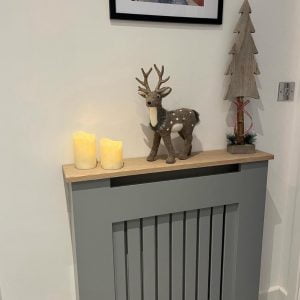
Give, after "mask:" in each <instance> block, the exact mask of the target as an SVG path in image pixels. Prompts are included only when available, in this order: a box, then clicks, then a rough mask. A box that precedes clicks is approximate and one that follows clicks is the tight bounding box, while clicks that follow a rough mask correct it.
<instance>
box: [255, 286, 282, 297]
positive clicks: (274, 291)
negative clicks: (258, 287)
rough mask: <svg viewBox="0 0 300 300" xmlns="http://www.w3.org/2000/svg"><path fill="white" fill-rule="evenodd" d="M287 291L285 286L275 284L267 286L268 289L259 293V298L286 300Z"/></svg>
mask: <svg viewBox="0 0 300 300" xmlns="http://www.w3.org/2000/svg"><path fill="white" fill-rule="evenodd" d="M287 296H288V293H287V291H286V289H285V288H283V287H281V286H279V285H277V286H272V287H270V288H269V290H268V291H263V292H260V293H259V300H287Z"/></svg>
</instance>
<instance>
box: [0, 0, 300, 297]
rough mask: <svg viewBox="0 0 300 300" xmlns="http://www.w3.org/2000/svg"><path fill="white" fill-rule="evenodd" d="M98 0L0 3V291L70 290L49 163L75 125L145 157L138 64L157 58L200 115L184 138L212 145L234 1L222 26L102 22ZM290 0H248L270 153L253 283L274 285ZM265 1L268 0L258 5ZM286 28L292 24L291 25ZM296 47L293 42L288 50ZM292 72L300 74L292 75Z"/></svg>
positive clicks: (219, 126) (284, 176)
mask: <svg viewBox="0 0 300 300" xmlns="http://www.w3.org/2000/svg"><path fill="white" fill-rule="evenodd" d="M107 2H108V1H104V0H86V1H80V0H72V1H71V0H65V1H59V0H51V1H47V0H46V1H38V0H28V1H17V0H10V1H5V2H3V3H2V6H1V11H0V28H1V29H0V30H1V34H0V36H1V48H0V49H1V52H0V54H1V55H0V66H1V68H0V82H1V88H0V95H1V103H2V105H1V119H0V129H1V132H2V134H3V137H2V138H1V139H0V149H1V157H2V158H3V161H2V172H0V180H1V183H2V184H1V198H0V289H1V294H2V298H3V300H20V299H22V300H41V299H43V300H44V299H45V300H74V283H73V281H74V280H73V275H72V256H71V243H70V233H69V227H68V219H67V212H66V203H65V197H64V187H63V179H62V174H61V165H62V164H63V163H68V162H71V161H72V147H71V146H72V145H71V140H70V139H71V134H72V132H74V131H75V130H78V129H83V130H88V131H92V132H95V133H96V134H97V135H98V136H99V137H101V136H106V135H108V136H110V137H112V138H118V139H122V140H123V141H124V142H125V155H126V156H140V155H146V153H147V151H148V147H147V145H146V143H145V142H144V133H143V128H144V127H143V126H142V125H141V124H144V125H147V123H148V119H147V112H146V109H145V106H144V103H143V102H142V101H141V99H140V98H139V97H138V96H137V94H136V88H137V86H136V82H135V81H134V77H135V76H136V75H138V73H139V68H140V66H145V67H147V66H150V65H151V64H152V63H158V64H162V63H164V64H165V65H166V70H167V72H168V73H169V74H171V77H172V79H171V81H170V85H172V87H173V88H174V91H173V93H172V95H171V96H169V97H168V98H167V99H166V106H167V107H177V106H179V105H182V106H187V107H192V108H195V109H197V110H199V111H200V113H201V121H202V122H201V125H200V126H199V127H198V128H197V130H196V135H197V137H198V139H199V141H196V148H197V149H200V148H203V149H204V150H208V149H215V148H223V147H224V146H225V140H224V136H225V133H226V132H227V128H226V121H225V120H226V118H227V114H228V108H229V104H228V103H227V102H224V101H222V99H223V95H224V91H225V86H226V84H225V83H226V81H225V80H224V75H223V74H224V70H225V68H226V65H227V63H228V61H229V59H230V57H229V56H228V54H227V52H228V49H229V48H230V46H231V43H232V39H233V34H232V31H233V28H234V25H235V23H236V21H237V20H238V14H237V12H238V9H239V6H240V5H241V1H240V0H231V1H227V0H225V8H224V25H223V26H203V25H180V24H173V25H171V24H159V23H158V24H153V23H139V22H118V21H114V22H111V21H110V20H109V16H108V3H107ZM296 2H297V0H290V1H284V2H282V1H281V0H273V1H271V0H269V1H259V0H253V1H252V2H251V3H252V6H253V9H254V13H253V21H254V23H255V26H256V28H257V34H255V39H256V41H257V46H258V48H259V50H260V55H259V56H258V61H259V63H260V66H261V71H262V76H261V77H260V86H261V96H262V100H263V103H262V104H255V105H252V110H253V113H254V116H255V119H256V124H257V131H258V133H259V134H260V135H261V136H260V137H259V142H258V145H259V147H260V148H262V149H265V150H268V151H270V152H274V153H275V155H276V160H275V161H274V162H272V163H271V168H270V177H269V189H268V204H267V213H266V226H265V227H266V229H265V241H264V255H263V267H262V284H261V287H262V290H263V291H265V290H268V289H269V287H270V286H277V285H280V284H281V283H283V281H284V280H283V278H282V277H281V275H280V274H282V272H281V270H282V269H284V267H285V266H286V262H285V261H284V255H283V253H284V247H283V246H282V240H283V239H284V233H285V230H288V229H289V228H290V227H291V226H290V225H289V219H287V216H288V211H289V210H288V207H287V201H288V199H290V198H289V197H290V193H291V191H290V189H291V185H292V180H291V178H290V177H289V174H290V168H292V166H293V164H292V163H291V161H290V157H292V154H291V147H292V141H293V135H292V130H291V129H292V128H293V126H294V119H295V116H293V112H294V109H295V103H296V102H295V103H277V102H276V94H277V84H278V81H280V80H290V79H291V80H292V79H294V78H295V76H296V70H297V68H296V64H295V63H294V61H295V59H296V56H297V49H298V50H300V46H299V48H297V49H296V48H295V47H294V46H293V45H294V40H293V35H294V30H295V27H294V26H295V24H294V22H295V20H296V19H297V14H296V12H295V7H294V6H295V5H296ZM270 8H271V9H270ZM292 29H294V30H292ZM299 52H300V51H299ZM299 78H300V77H299Z"/></svg>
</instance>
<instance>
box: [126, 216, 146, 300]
mask: <svg viewBox="0 0 300 300" xmlns="http://www.w3.org/2000/svg"><path fill="white" fill-rule="evenodd" d="M127 241H128V242H127V243H128V254H127V256H128V258H127V268H128V296H129V299H130V300H141V298H142V266H141V228H140V220H132V221H128V222H127Z"/></svg>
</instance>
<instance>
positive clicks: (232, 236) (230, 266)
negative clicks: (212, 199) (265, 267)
mask: <svg viewBox="0 0 300 300" xmlns="http://www.w3.org/2000/svg"><path fill="white" fill-rule="evenodd" d="M237 208H238V206H237V205H228V206H226V210H225V229H224V232H225V237H224V254H223V285H222V299H223V300H235V292H234V290H235V278H236V277H235V276H236V255H237V252H236V251H237V230H238V224H237V221H238V220H237Z"/></svg>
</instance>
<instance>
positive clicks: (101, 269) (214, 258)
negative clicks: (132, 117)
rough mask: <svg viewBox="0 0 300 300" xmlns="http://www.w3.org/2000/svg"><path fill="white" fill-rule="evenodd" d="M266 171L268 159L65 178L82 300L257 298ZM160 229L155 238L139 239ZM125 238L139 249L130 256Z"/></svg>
mask: <svg viewBox="0 0 300 300" xmlns="http://www.w3.org/2000/svg"><path fill="white" fill-rule="evenodd" d="M267 169H268V162H267V161H263V162H255V163H249V164H240V165H235V166H231V167H230V168H228V169H227V168H223V169H222V166H221V167H220V168H219V170H220V172H218V170H216V169H214V167H212V168H206V170H205V171H203V169H194V171H192V173H191V172H190V171H189V170H188V171H187V173H186V176H185V174H184V173H182V172H181V171H174V172H169V173H168V174H163V176H162V175H161V176H160V175H159V174H151V175H147V176H146V177H145V176H144V175H138V176H135V178H134V180H128V178H127V179H126V178H124V179H122V178H119V179H105V180H97V181H87V182H80V183H69V184H66V191H67V200H68V208H69V216H70V226H71V233H72V242H73V254H74V264H75V269H76V274H75V277H76V286H77V300H79V299H80V300H100V299H105V300H120V299H124V300H142V299H144V300H147V299H151V297H154V298H153V300H155V299H157V300H167V299H166V298H168V300H169V299H172V300H175V299H182V300H184V299H185V300H190V299H191V300H192V299H198V300H221V299H222V300H257V299H258V289H259V279H260V264H261V247H262V235H263V221H264V209H265V195H266V181H267ZM177 175H178V176H177ZM158 180H159V181H158ZM195 224H196V225H195ZM147 226H150V227H147ZM151 226H152V227H151ZM195 226H196V227H195ZM206 226H209V227H208V228H209V229H207V230H206V229H205V228H206ZM149 228H150V231H147V229H149ZM151 228H152V229H151ZM151 230H152V231H151ZM153 230H154V232H155V236H154V243H152V242H151V243H149V241H148V242H147V241H146V239H145V240H143V238H142V239H140V238H139V236H138V235H137V234H143V235H142V236H144V234H146V235H145V237H147V234H149V232H150V233H151V232H152V233H153ZM205 230H206V231H205ZM132 232H133V233H132ZM134 232H136V234H135V235H134ZM190 232H192V233H193V234H192V235H190ZM205 232H206V233H205ZM207 232H209V234H207ZM195 234H196V235H195ZM182 236H183V237H184V241H183V244H184V249H183V254H182V253H181V252H180V251H181V250H180V251H179V252H178V247H177V246H176V243H181V242H182V238H181V237H182ZM194 236H195V239H194ZM178 237H179V239H178ZM135 238H136V241H135V240H134V239H135ZM122 239H123V240H124V243H125V246H124V249H125V248H126V247H127V248H128V247H129V248H130V249H133V250H132V252H130V251H131V250H130V249H125V250H124V251H125V252H124V254H123V252H122V251H123V250H122V249H120V248H119V246H117V245H118V244H117V243H118V241H121V245H122ZM125 239H126V241H125ZM165 240H166V241H165ZM146 243H148V244H147V247H146V248H145V250H144V249H143V246H144V245H146ZM164 243H165V246H164V247H163V246H162V245H163V244H164ZM206 244H209V245H206ZM128 245H129V246H128ZM135 245H136V246H135ZM174 245H175V246H174ZM180 245H181V244H180ZM195 245H196V246H195ZM122 247H123V246H122ZM151 247H152V248H153V249H154V251H156V256H155V257H154V260H155V261H154V266H152V268H151V265H152V264H151V263H149V262H148V263H147V260H146V256H147V255H148V254H147V253H149V251H150V250H151V249H152V248H151ZM166 247H167V248H166ZM195 247H196V248H195ZM141 249H143V250H141ZM149 249H150V250H149ZM205 249H206V250H205ZM220 249H221V250H220ZM147 250H148V251H147ZM202 250H203V251H202ZM160 251H162V252H160ZM135 252H136V253H135ZM134 253H135V254H134ZM160 253H161V254H160ZM164 253H165V254H164ZM163 254H164V255H165V256H162V257H164V259H161V258H160V255H163ZM134 255H135V256H134ZM137 255H140V256H137ZM178 255H181V256H178ZM182 255H184V260H183V262H182V263H181V261H180V262H178V260H176V257H180V260H181V257H182ZM123 256H125V262H126V261H127V259H128V257H131V258H130V266H128V261H127V262H126V265H123V262H122V261H123V260H122V257H123ZM118 257H121V263H120V260H119V259H118ZM132 257H140V258H141V261H140V262H138V261H137V262H134V263H133V264H132V263H131V262H132ZM144 262H145V265H144ZM182 264H183V265H182ZM194 264H195V268H194V267H193V265H194ZM144 267H145V268H149V269H143V268H144ZM139 268H140V269H141V271H140V272H139V273H138V270H139ZM191 268H192V269H193V270H195V272H196V273H193V272H194V271H193V272H190V269H191ZM206 268H208V271H207V276H206V273H205V272H204V271H203V270H204V269H206ZM148 270H152V271H151V272H150V271H148ZM153 272H154V274H153ZM137 274H140V277H139V276H138V275H137ZM191 274H192V275H191ZM194 274H195V275H194ZM122 276H123V277H122ZM134 276H135V277H134ZM122 278H124V280H123V281H122ZM130 278H131V280H130V282H128V280H129V279H130ZM132 278H135V279H134V280H133V279H132ZM137 279H138V283H137V282H136V280H137ZM178 282H182V286H180V285H178ZM175 283H176V284H175ZM151 284H152V287H153V289H151ZM178 286H179V287H178Z"/></svg>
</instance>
